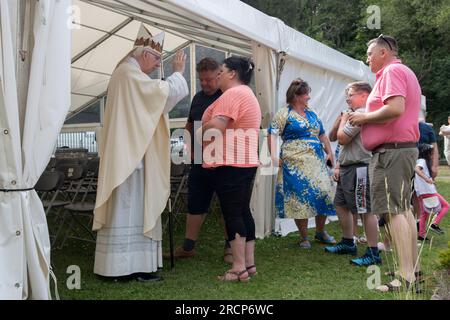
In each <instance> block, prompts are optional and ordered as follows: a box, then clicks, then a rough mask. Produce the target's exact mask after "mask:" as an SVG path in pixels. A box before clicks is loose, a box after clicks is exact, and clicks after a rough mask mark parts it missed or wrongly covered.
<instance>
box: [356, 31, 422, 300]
mask: <svg viewBox="0 0 450 320" xmlns="http://www.w3.org/2000/svg"><path fill="white" fill-rule="evenodd" d="M397 56H398V49H397V42H396V41H395V39H394V38H392V37H389V36H383V35H380V36H379V37H378V38H375V39H372V40H371V41H369V43H368V49H367V63H368V64H369V66H370V69H371V70H372V72H374V73H376V82H375V85H374V88H373V90H372V92H371V94H370V95H369V97H368V99H367V105H366V111H367V112H366V113H356V112H355V113H352V114H351V115H350V117H349V121H350V123H352V124H353V125H361V138H362V141H363V145H364V147H365V148H366V149H367V150H371V151H372V152H373V157H372V159H371V163H370V166H369V176H370V198H371V205H372V212H373V213H376V214H378V215H384V217H385V219H386V221H388V229H389V231H390V235H391V237H392V241H393V243H394V246H395V249H396V251H397V252H396V254H397V257H398V265H399V274H400V277H401V278H402V279H401V280H402V281H399V280H394V281H392V282H390V283H387V284H386V285H383V286H380V287H379V290H381V291H392V290H396V289H399V287H400V286H401V285H402V283H403V285H405V284H406V286H407V287H409V286H410V285H411V284H412V283H413V282H414V281H415V280H416V275H418V274H419V273H418V263H417V242H416V241H417V229H416V223H415V219H414V216H413V214H412V211H411V181H412V178H413V176H414V167H415V164H416V160H417V156H418V149H417V141H418V140H419V127H418V122H419V111H420V97H421V89H420V85H419V82H418V80H417V77H416V76H415V74H414V72H413V71H411V69H409V68H408V67H407V66H405V65H404V64H402V63H401V61H400V60H399V59H398V57H397Z"/></svg>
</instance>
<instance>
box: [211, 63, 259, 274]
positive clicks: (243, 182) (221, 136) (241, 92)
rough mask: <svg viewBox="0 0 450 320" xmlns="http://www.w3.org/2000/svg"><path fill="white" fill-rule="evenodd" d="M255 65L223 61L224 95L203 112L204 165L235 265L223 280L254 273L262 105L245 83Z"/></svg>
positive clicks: (247, 81)
mask: <svg viewBox="0 0 450 320" xmlns="http://www.w3.org/2000/svg"><path fill="white" fill-rule="evenodd" d="M253 69H254V64H253V62H251V61H250V60H249V59H247V58H242V57H235V56H234V57H230V58H227V59H225V60H224V63H223V65H222V67H221V72H220V74H219V83H220V89H221V90H222V92H223V94H222V96H220V97H219V98H218V99H217V100H216V101H215V102H214V103H213V104H211V106H209V107H208V109H206V111H205V113H204V114H203V118H202V123H203V127H202V130H203V142H204V149H203V167H205V168H210V169H211V170H214V172H215V174H214V181H215V182H214V184H215V187H216V193H217V195H218V197H219V200H220V205H221V208H222V212H223V217H224V220H225V226H226V229H227V233H228V240H229V241H230V244H231V248H232V251H233V265H232V267H231V269H230V270H228V271H227V272H225V274H224V275H222V276H220V277H219V279H220V280H222V281H248V280H249V279H250V275H255V274H256V267H255V261H254V250H255V222H254V220H253V217H252V214H251V212H250V197H251V194H252V189H253V180H254V177H255V174H256V169H257V167H258V165H259V157H258V136H259V128H260V126H261V109H260V107H259V104H258V100H257V99H256V97H255V95H254V94H253V92H252V90H251V89H250V88H249V87H248V84H249V83H250V80H251V77H252V75H253Z"/></svg>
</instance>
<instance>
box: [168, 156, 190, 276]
mask: <svg viewBox="0 0 450 320" xmlns="http://www.w3.org/2000/svg"><path fill="white" fill-rule="evenodd" d="M188 175H189V166H188V165H186V164H184V163H182V164H178V165H177V164H174V163H173V162H172V163H171V166H170V197H169V201H168V218H167V220H166V223H165V224H164V230H165V229H166V228H167V226H169V247H170V267H171V268H173V267H174V251H173V243H174V242H173V222H174V221H173V220H174V215H173V213H174V212H175V214H177V213H178V208H179V207H180V208H181V206H182V204H181V202H182V201H181V199H182V198H183V197H184V198H185V197H186V196H187V181H188ZM174 208H175V210H173V209H174ZM175 219H176V218H175Z"/></svg>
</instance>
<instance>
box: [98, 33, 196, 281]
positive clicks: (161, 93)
mask: <svg viewBox="0 0 450 320" xmlns="http://www.w3.org/2000/svg"><path fill="white" fill-rule="evenodd" d="M163 39H164V35H163V34H159V35H157V36H155V37H152V36H151V34H150V32H149V31H148V30H147V29H146V28H145V27H144V26H143V25H142V26H141V29H140V31H139V35H138V38H137V40H136V42H135V48H134V49H133V50H132V51H131V52H130V53H129V54H128V55H127V57H125V58H124V59H123V60H122V61H121V62H120V63H119V64H118V66H117V67H116V69H115V71H114V73H113V74H112V76H111V80H110V82H109V86H108V92H107V100H106V108H105V118H104V127H103V129H102V136H101V137H102V138H101V140H100V148H99V156H100V169H99V180H98V189H97V199H96V205H95V211H94V223H93V230H97V244H96V250H95V264H94V273H96V274H99V275H102V276H107V277H122V276H127V278H136V279H137V280H141V281H146V280H155V279H159V277H158V276H156V275H154V272H156V271H157V270H158V268H162V247H161V241H162V226H161V213H162V212H163V211H164V208H165V206H166V203H167V200H168V197H169V195H170V161H171V160H170V132H169V118H168V113H169V111H170V110H171V109H172V108H173V107H174V106H175V105H176V104H177V103H178V102H179V101H180V100H181V99H183V98H184V97H185V96H186V95H187V94H188V93H189V90H188V86H187V83H186V80H185V79H184V78H183V75H182V74H183V72H184V69H185V62H186V55H185V54H184V53H183V52H182V51H179V52H177V54H176V55H175V58H174V60H173V62H172V65H173V70H174V73H173V74H172V75H171V76H170V77H168V78H167V79H166V80H165V81H162V80H154V79H151V78H150V77H149V76H148V74H150V73H151V72H152V71H154V70H155V69H156V68H158V67H159V66H160V62H161V58H162V46H163Z"/></svg>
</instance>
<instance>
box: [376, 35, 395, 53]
mask: <svg viewBox="0 0 450 320" xmlns="http://www.w3.org/2000/svg"><path fill="white" fill-rule="evenodd" d="M378 39H381V40H383V41H384V42H386V43H387V45H388V46H389V49H390V50H391V51H392V46H391V43H390V42H389V41H388V40H387V39H386V38H385V37H384V35H383V34H380V35H379V36H378Z"/></svg>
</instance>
